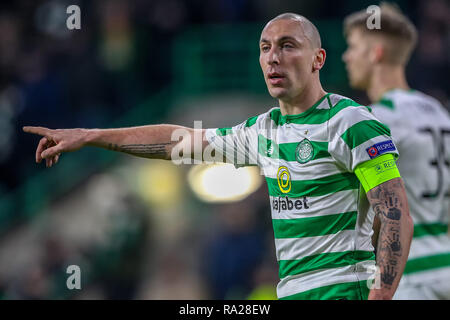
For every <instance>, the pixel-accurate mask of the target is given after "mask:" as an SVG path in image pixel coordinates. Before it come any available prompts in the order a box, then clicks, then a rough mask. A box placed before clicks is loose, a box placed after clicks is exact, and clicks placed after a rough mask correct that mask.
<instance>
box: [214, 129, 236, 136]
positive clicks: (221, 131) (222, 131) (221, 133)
mask: <svg viewBox="0 0 450 320" xmlns="http://www.w3.org/2000/svg"><path fill="white" fill-rule="evenodd" d="M232 132H233V130H232V129H231V128H218V129H217V130H216V134H217V135H218V136H226V135H227V134H230V133H232Z"/></svg>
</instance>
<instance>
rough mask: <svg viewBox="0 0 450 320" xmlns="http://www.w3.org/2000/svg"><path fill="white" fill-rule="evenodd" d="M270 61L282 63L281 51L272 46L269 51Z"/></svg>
mask: <svg viewBox="0 0 450 320" xmlns="http://www.w3.org/2000/svg"><path fill="white" fill-rule="evenodd" d="M268 63H269V64H270V65H272V64H280V52H279V51H278V50H277V49H276V48H272V49H271V50H270V52H269V56H268Z"/></svg>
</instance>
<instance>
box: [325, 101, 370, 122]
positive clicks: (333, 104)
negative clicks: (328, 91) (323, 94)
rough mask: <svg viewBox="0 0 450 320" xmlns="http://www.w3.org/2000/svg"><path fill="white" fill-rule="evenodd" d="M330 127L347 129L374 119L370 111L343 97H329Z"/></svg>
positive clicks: (366, 107)
mask: <svg viewBox="0 0 450 320" xmlns="http://www.w3.org/2000/svg"><path fill="white" fill-rule="evenodd" d="M329 100H330V126H339V127H342V126H343V127H349V126H352V125H354V124H356V123H358V122H360V121H364V120H373V119H375V118H374V116H373V115H372V110H371V108H369V107H368V106H365V105H362V104H360V103H358V102H356V101H354V100H352V99H350V98H347V97H345V96H341V95H337V94H332V95H330V99H329Z"/></svg>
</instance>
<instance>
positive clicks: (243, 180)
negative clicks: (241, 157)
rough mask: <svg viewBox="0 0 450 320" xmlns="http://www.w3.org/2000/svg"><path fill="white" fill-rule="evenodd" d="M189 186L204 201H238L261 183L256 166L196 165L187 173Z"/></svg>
mask: <svg viewBox="0 0 450 320" xmlns="http://www.w3.org/2000/svg"><path fill="white" fill-rule="evenodd" d="M188 182H189V186H190V187H191V189H192V190H193V192H194V193H195V194H196V195H197V196H198V197H199V198H200V199H201V200H203V201H206V202H233V201H239V200H242V199H244V198H245V197H247V196H248V195H249V194H251V193H253V192H255V191H256V190H257V189H258V187H259V186H260V185H261V183H262V179H261V175H260V174H259V169H258V168H257V167H244V168H239V169H236V168H235V167H234V166H233V165H230V164H213V165H197V166H194V167H192V168H191V170H190V171H189V174H188Z"/></svg>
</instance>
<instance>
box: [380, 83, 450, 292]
mask: <svg viewBox="0 0 450 320" xmlns="http://www.w3.org/2000/svg"><path fill="white" fill-rule="evenodd" d="M372 110H373V111H372V112H373V114H374V115H375V116H376V117H377V118H378V119H379V120H380V121H381V122H383V123H385V124H387V125H388V126H389V127H390V129H391V133H392V137H393V140H394V142H395V145H396V146H397V148H398V150H399V153H400V158H399V160H398V162H397V164H398V167H399V170H400V174H401V176H402V178H403V180H404V182H405V185H406V191H407V195H408V204H409V208H410V212H411V216H412V218H413V221H414V237H413V241H412V243H411V250H410V253H409V258H408V262H407V265H406V268H405V272H404V274H403V277H402V280H401V283H400V286H399V289H398V291H397V294H396V298H400V299H410V298H412V299H414V298H418V299H419V298H421V299H427V298H430V299H439V298H443V299H450V238H449V235H448V223H449V199H450V198H449V194H450V157H449V155H450V116H449V114H448V112H447V110H445V108H444V107H443V106H442V105H441V104H440V103H439V102H438V101H437V100H436V99H434V98H432V97H430V96H427V95H425V94H423V93H421V92H418V91H415V90H401V89H394V90H391V91H389V92H387V93H385V94H384V96H383V97H382V99H381V100H380V101H379V102H378V103H377V104H375V105H373V106H372ZM442 283H447V285H446V286H444V285H442ZM408 287H409V288H413V287H414V288H416V289H415V290H409V291H408V289H406V290H405V288H408ZM420 287H422V288H423V289H419V288H420ZM433 287H434V288H433ZM430 288H431V289H430ZM438 288H439V289H438ZM420 290H422V291H423V292H422V293H421V292H420ZM405 292H410V294H405Z"/></svg>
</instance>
